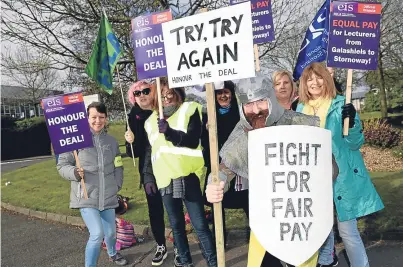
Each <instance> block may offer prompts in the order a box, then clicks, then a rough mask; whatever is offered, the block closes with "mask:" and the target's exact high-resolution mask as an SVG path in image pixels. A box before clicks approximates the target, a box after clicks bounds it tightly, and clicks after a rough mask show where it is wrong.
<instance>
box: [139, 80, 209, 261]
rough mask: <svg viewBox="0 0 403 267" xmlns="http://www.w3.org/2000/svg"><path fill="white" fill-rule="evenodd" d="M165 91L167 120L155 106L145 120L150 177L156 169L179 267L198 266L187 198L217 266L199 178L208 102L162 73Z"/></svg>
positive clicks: (203, 242) (195, 225)
mask: <svg viewBox="0 0 403 267" xmlns="http://www.w3.org/2000/svg"><path fill="white" fill-rule="evenodd" d="M161 91H162V92H161V95H162V105H163V114H161V115H162V116H163V119H160V116H159V114H158V107H155V111H154V112H153V113H152V114H151V116H150V117H149V118H148V119H147V121H146V123H145V129H146V132H147V136H148V140H149V144H150V146H149V147H148V148H147V150H146V160H145V163H144V164H145V166H144V170H145V176H146V175H147V174H148V173H154V175H155V179H156V182H157V186H158V189H159V191H160V193H161V196H162V201H163V203H164V205H165V209H166V210H167V212H168V218H169V222H170V224H171V227H172V230H173V236H174V240H175V245H176V247H177V249H178V254H179V261H175V266H186V267H191V266H193V263H192V257H191V254H190V249H189V244H188V240H187V236H186V231H185V218H184V213H183V203H184V204H185V206H186V209H187V211H188V213H189V216H190V220H191V223H192V225H193V228H194V229H195V231H196V234H197V236H198V238H199V240H200V247H201V250H202V254H203V256H204V258H205V259H206V261H207V263H208V266H209V267H215V266H217V255H216V252H215V247H214V244H213V239H212V235H211V232H210V229H209V227H208V224H207V220H206V218H205V216H204V205H203V196H202V192H201V189H200V180H199V179H200V177H201V175H202V173H203V169H204V160H203V154H202V148H201V145H200V137H201V131H202V113H201V112H202V106H201V105H200V104H198V103H196V102H184V101H185V90H184V88H174V89H170V88H168V83H167V80H166V79H165V78H161ZM145 179H146V178H145Z"/></svg>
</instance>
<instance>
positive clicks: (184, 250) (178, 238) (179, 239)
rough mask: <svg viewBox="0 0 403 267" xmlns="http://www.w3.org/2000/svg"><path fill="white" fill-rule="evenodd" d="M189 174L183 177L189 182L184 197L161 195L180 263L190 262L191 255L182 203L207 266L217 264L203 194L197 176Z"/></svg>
mask: <svg viewBox="0 0 403 267" xmlns="http://www.w3.org/2000/svg"><path fill="white" fill-rule="evenodd" d="M193 175H194V174H191V175H189V177H186V178H185V179H192V180H189V182H190V183H187V184H186V194H185V198H184V199H181V198H173V195H172V194H166V195H164V196H163V197H162V201H163V202H164V205H165V209H166V210H167V213H168V218H169V222H170V224H171V227H172V231H173V235H174V239H175V245H176V248H177V249H178V253H179V257H180V260H181V263H182V264H191V263H192V257H191V255H190V249H189V243H188V239H187V236H186V231H185V215H184V214H183V203H182V201H183V202H184V203H185V205H186V209H187V211H188V213H189V216H190V220H191V223H192V226H193V228H194V229H195V230H196V234H197V237H198V238H199V241H200V248H201V250H202V253H203V256H204V258H205V259H206V261H207V263H208V266H209V267H216V266H217V254H216V251H215V247H214V243H213V238H212V235H211V231H210V229H209V227H208V224H207V221H206V218H205V216H204V206H203V196H202V193H201V190H200V182H199V178H197V176H195V175H194V177H192V176H193Z"/></svg>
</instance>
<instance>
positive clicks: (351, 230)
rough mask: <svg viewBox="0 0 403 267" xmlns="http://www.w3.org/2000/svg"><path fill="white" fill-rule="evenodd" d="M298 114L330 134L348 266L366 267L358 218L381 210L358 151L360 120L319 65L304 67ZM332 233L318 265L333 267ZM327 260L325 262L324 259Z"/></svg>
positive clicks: (361, 137)
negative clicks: (315, 121)
mask: <svg viewBox="0 0 403 267" xmlns="http://www.w3.org/2000/svg"><path fill="white" fill-rule="evenodd" d="M299 94H300V98H299V99H300V104H299V105H298V108H297V111H298V112H302V113H304V114H307V115H314V116H317V117H319V118H320V127H322V128H325V129H328V130H330V131H331V133H332V152H333V155H334V157H335V159H336V163H337V165H338V168H339V175H338V176H337V178H336V179H335V181H334V183H333V198H334V204H335V206H336V213H337V225H338V229H339V233H340V237H341V238H342V240H343V243H344V247H345V249H346V251H347V255H348V258H349V259H350V263H351V266H354V267H368V266H369V262H368V257H367V253H366V251H365V247H364V244H363V242H362V240H361V237H360V233H359V231H358V228H357V218H359V217H363V216H366V215H369V214H372V213H375V212H377V211H379V210H381V209H383V208H384V205H383V203H382V200H381V198H380V197H379V195H378V193H377V192H376V189H375V187H374V185H373V184H372V181H371V177H370V176H369V174H368V171H367V168H366V167H365V163H364V160H363V158H362V155H361V152H360V148H361V146H362V144H363V143H364V135H363V133H362V125H361V120H360V118H359V116H358V114H357V112H356V110H355V108H354V106H353V105H352V104H345V97H344V96H341V95H338V94H337V93H336V88H335V85H334V82H333V79H332V77H331V75H330V73H329V72H328V71H327V70H326V68H325V67H324V66H323V65H322V64H320V63H312V64H311V65H310V66H308V67H306V69H305V70H304V71H303V73H302V76H301V82H300V87H299ZM345 118H349V119H350V121H349V125H348V126H349V132H348V135H347V136H343V124H344V119H345ZM333 246H334V237H333V232H331V234H330V235H329V238H328V239H327V241H326V243H325V245H324V246H323V247H322V248H321V250H320V256H319V262H321V261H322V260H323V261H324V260H327V263H326V264H328V265H322V266H333V265H332V261H333V257H332V254H333ZM325 258H326V259H325Z"/></svg>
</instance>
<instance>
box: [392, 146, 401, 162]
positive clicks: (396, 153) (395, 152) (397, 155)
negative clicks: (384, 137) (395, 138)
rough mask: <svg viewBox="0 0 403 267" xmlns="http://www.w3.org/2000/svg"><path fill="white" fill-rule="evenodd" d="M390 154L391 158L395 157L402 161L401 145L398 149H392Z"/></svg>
mask: <svg viewBox="0 0 403 267" xmlns="http://www.w3.org/2000/svg"><path fill="white" fill-rule="evenodd" d="M392 154H393V156H395V157H396V158H398V159H403V144H401V145H400V146H398V147H395V148H393V150H392Z"/></svg>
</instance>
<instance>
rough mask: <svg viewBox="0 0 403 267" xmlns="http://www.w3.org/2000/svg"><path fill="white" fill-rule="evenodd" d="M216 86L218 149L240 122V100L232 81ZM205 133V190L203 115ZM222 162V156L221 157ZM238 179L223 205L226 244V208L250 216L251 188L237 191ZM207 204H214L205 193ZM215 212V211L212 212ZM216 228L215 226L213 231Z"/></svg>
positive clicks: (207, 140)
mask: <svg viewBox="0 0 403 267" xmlns="http://www.w3.org/2000/svg"><path fill="white" fill-rule="evenodd" d="M217 89H219V88H216V90H215V96H216V98H215V99H216V117H217V138H218V150H220V149H221V148H222V146H223V145H224V144H225V142H226V141H227V139H228V137H229V135H230V134H231V132H232V130H233V129H234V128H235V125H236V124H237V123H238V122H239V108H238V102H237V100H236V96H235V84H234V83H233V82H232V81H225V82H224V84H223V88H222V89H219V90H217ZM203 125H204V127H203V133H202V146H203V157H204V162H205V166H206V168H207V172H206V180H205V183H204V192H205V191H206V186H207V177H208V175H209V174H210V172H211V164H210V147H209V133H208V121H207V116H204V117H203ZM219 161H220V162H221V158H219ZM236 180H237V179H234V180H233V182H232V183H231V186H230V189H229V190H228V191H227V192H226V193H225V198H224V200H223V203H222V207H223V212H222V214H223V229H224V244H226V238H227V233H226V228H225V212H224V208H227V209H243V210H244V211H245V214H246V216H247V217H249V209H248V193H249V190H243V191H237V190H236ZM204 200H205V205H207V206H211V207H212V204H211V203H209V202H208V201H207V200H206V197H205V195H204ZM212 214H214V212H212ZM214 230H215V229H214V228H213V233H215V231H214Z"/></svg>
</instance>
